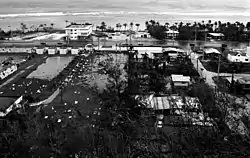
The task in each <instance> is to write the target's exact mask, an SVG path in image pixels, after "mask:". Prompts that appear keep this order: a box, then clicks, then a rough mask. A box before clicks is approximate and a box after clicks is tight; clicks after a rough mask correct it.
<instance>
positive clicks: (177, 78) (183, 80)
mask: <svg viewBox="0 0 250 158" xmlns="http://www.w3.org/2000/svg"><path fill="white" fill-rule="evenodd" d="M171 79H172V83H173V86H174V87H188V86H189V85H190V84H191V78H190V77H189V76H183V75H171Z"/></svg>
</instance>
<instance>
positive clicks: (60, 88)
mask: <svg viewBox="0 0 250 158" xmlns="http://www.w3.org/2000/svg"><path fill="white" fill-rule="evenodd" d="M59 90H60V96H61V103H63V94H62V91H63V85H62V84H60V86H59Z"/></svg>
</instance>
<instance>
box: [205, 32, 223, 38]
mask: <svg viewBox="0 0 250 158" xmlns="http://www.w3.org/2000/svg"><path fill="white" fill-rule="evenodd" d="M208 37H209V38H210V39H214V40H222V39H223V38H224V34H223V33H208Z"/></svg>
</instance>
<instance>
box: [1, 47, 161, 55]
mask: <svg viewBox="0 0 250 158" xmlns="http://www.w3.org/2000/svg"><path fill="white" fill-rule="evenodd" d="M94 49H95V50H99V51H105V52H106V51H116V52H119V51H127V50H128V47H117V46H110V47H102V48H99V49H98V47H97V48H94ZM45 50H47V53H48V54H57V53H58V54H67V52H68V50H69V49H68V48H60V47H58V48H0V53H6V54H7V53H32V52H36V53H37V54H44V52H45ZM70 50H71V54H73V55H77V54H78V53H79V51H80V50H82V48H78V49H76V48H72V49H70ZM134 50H138V51H142V52H144V53H145V52H159V51H162V47H134Z"/></svg>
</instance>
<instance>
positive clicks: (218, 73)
mask: <svg viewBox="0 0 250 158" xmlns="http://www.w3.org/2000/svg"><path fill="white" fill-rule="evenodd" d="M220 60H221V55H219V63H218V72H217V78H218V79H219V75H220Z"/></svg>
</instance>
